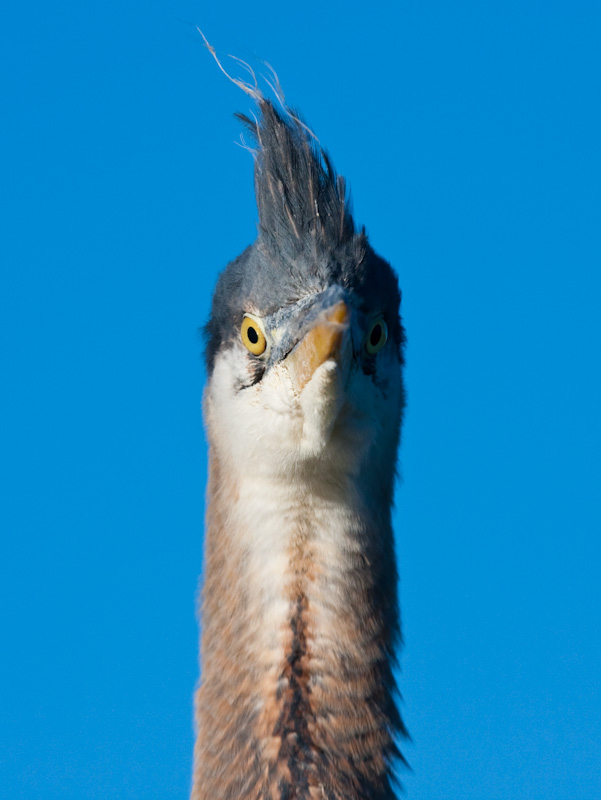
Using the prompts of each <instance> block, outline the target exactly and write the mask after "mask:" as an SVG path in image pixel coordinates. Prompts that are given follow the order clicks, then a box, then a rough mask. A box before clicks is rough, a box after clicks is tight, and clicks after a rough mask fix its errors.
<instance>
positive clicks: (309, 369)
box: [287, 300, 349, 392]
mask: <svg viewBox="0 0 601 800" xmlns="http://www.w3.org/2000/svg"><path fill="white" fill-rule="evenodd" d="M348 316H349V310H348V307H347V305H346V303H345V302H343V301H342V300H341V301H340V302H339V303H336V305H335V306H332V308H331V309H329V310H328V312H327V314H326V316H325V318H324V317H320V318H319V320H318V322H317V323H316V324H315V325H314V326H313V328H311V330H310V331H309V332H308V333H306V334H305V336H304V337H303V338H302V339H301V341H300V342H299V343H298V345H297V346H296V347H295V349H294V350H293V352H292V353H290V355H289V356H288V358H287V362H288V368H289V369H290V372H291V375H292V379H293V381H294V385H295V387H296V390H297V391H298V392H302V390H303V389H304V388H305V386H306V385H307V384H308V383H309V381H310V380H311V378H312V377H313V373H314V372H315V370H316V369H317V367H319V366H321V364H323V363H324V362H325V361H328V359H336V358H337V357H338V356H339V354H340V347H341V345H342V338H343V336H344V332H345V330H346V328H347V325H346V322H347V320H348Z"/></svg>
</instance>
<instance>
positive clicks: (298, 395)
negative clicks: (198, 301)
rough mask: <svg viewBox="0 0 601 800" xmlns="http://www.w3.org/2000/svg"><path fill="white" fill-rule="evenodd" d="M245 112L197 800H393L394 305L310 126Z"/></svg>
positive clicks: (399, 727)
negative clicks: (253, 205) (245, 173)
mask: <svg viewBox="0 0 601 800" xmlns="http://www.w3.org/2000/svg"><path fill="white" fill-rule="evenodd" d="M255 99H257V104H258V116H257V118H256V119H254V120H251V119H248V118H246V117H243V118H242V119H243V121H244V124H245V125H246V126H247V128H249V129H250V131H251V133H252V135H253V138H254V142H255V145H256V151H255V188H256V197H257V205H258V211H259V225H258V235H257V238H256V240H255V242H254V243H253V244H252V245H251V246H249V247H248V248H247V249H246V250H244V252H243V253H242V254H241V255H239V256H238V257H237V258H236V259H234V260H233V261H232V262H231V263H230V264H228V265H227V267H226V268H225V269H224V271H223V272H222V273H221V275H220V277H219V280H218V282H217V287H216V289H215V293H214V296H213V303H212V308H211V316H210V320H209V322H208V324H207V326H206V365H207V371H208V383H207V386H206V391H205V398H204V413H205V421H206V430H207V435H208V440H209V446H210V449H209V481H208V492H207V500H208V507H207V517H206V533H205V580H204V588H203V600H202V613H201V620H202V653H201V660H202V678H201V683H200V686H199V688H198V691H197V695H196V723H197V729H198V738H197V742H196V747H195V767H194V785H193V790H192V798H193V800H242V798H244V800H247V799H248V800H250V799H251V798H256V800H259V799H260V800H263V798H274V799H275V798H277V800H284V798H331V799H332V800H333V799H334V798H335V799H336V800H343V799H344V800H359V798H362V799H367V798H369V800H376V799H377V800H385V799H386V800H390V798H393V797H394V796H395V794H394V788H393V787H394V783H395V780H394V777H393V764H394V762H395V760H396V759H399V758H401V759H402V756H401V755H400V753H399V752H398V750H397V744H396V743H397V741H398V738H399V736H402V735H404V734H405V729H404V726H403V723H402V720H401V717H400V714H399V712H398V709H397V706H396V703H395V692H396V687H395V678H394V674H393V668H394V663H395V647H396V645H397V644H398V639H399V615H398V603H397V568H396V564H395V554H394V542H393V531H392V525H391V504H392V499H393V488H394V479H395V464H396V457H397V446H398V442H399V432H400V426H401V418H402V413H403V407H404V391H403V380H402V367H403V346H404V341H405V336H404V331H403V327H402V324H401V319H400V316H399V307H400V299H401V295H400V291H399V288H398V282H397V278H396V276H395V274H394V272H393V270H392V268H391V267H390V265H389V264H388V263H387V262H386V261H385V260H384V259H382V258H380V256H378V255H377V254H376V253H375V252H374V250H373V249H372V247H371V245H370V244H369V242H368V239H367V236H366V234H365V230H357V229H356V228H355V224H354V222H353V218H352V214H351V209H350V205H349V201H348V199H347V197H346V193H345V183H344V180H343V179H342V178H341V177H338V176H337V175H336V173H335V171H334V168H333V167H332V164H331V162H330V160H329V158H328V156H327V154H326V153H325V152H324V151H323V150H322V149H321V147H320V146H319V145H318V143H317V141H316V140H315V138H314V137H313V135H312V134H311V132H310V131H309V129H308V128H307V126H306V125H305V124H304V123H303V122H302V121H301V120H300V118H299V117H298V115H297V114H296V113H293V112H291V111H290V110H289V109H288V108H287V107H286V106H283V107H282V110H281V111H280V110H277V109H276V107H275V105H274V103H272V102H270V101H269V100H267V99H265V98H264V97H263V96H262V95H261V96H258V97H256V98H255Z"/></svg>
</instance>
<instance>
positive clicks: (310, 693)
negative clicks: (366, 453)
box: [193, 453, 402, 800]
mask: <svg viewBox="0 0 601 800" xmlns="http://www.w3.org/2000/svg"><path fill="white" fill-rule="evenodd" d="M366 485H369V482H368V481H365V480H363V479H362V478H361V476H358V477H357V478H356V479H353V478H352V477H350V476H345V475H343V474H337V475H333V474H331V473H330V474H327V473H324V474H323V475H319V474H315V475H313V476H311V475H310V474H307V475H306V476H305V477H299V476H297V477H296V478H294V477H293V478H291V477H290V476H288V477H287V478H286V479H284V478H282V479H278V478H277V477H275V478H274V477H271V478H268V477H265V476H263V477H256V476H254V477H253V476H247V475H240V474H238V475H233V474H232V472H231V471H230V470H228V471H226V470H223V469H222V468H221V465H220V463H219V460H218V458H217V457H216V455H215V453H213V454H212V457H211V467H210V480H209V490H208V512H207V527H206V550H205V553H206V556H205V586H204V592H203V604H202V628H203V636H202V684H201V686H200V689H199V692H198V698H197V723H198V728H199V736H198V741H197V747H196V776H197V778H196V781H195V789H194V793H193V798H194V800H201V798H203V799H204V798H209V797H216V796H219V797H224V798H238V797H239V798H242V797H254V796H256V797H261V798H262V797H264V796H265V797H267V796H269V797H275V798H280V797H281V798H284V797H298V798H305V797H306V798H309V797H314V796H321V795H318V794H315V793H314V792H315V791H317V790H316V789H315V787H320V786H321V787H328V786H329V787H332V792H331V793H330V794H328V793H327V791H326V789H325V788H324V789H323V790H324V791H326V794H325V795H324V796H331V797H335V798H338V797H344V798H345V799H346V800H353V799H354V798H360V797H361V798H364V797H369V798H372V797H373V798H376V797H377V798H392V797H393V796H394V795H393V794H392V789H391V788H390V774H389V773H390V766H389V765H390V762H391V760H392V759H393V757H394V755H395V752H396V748H395V745H394V741H393V739H394V733H395V731H396V732H399V731H400V732H402V723H401V721H400V718H399V717H398V713H397V711H396V708H395V705H394V700H393V693H394V678H393V673H392V658H393V650H394V644H395V636H396V633H397V628H398V620H397V598H396V568H395V561H394V547H393V538H392V530H391V526H390V508H389V506H388V505H387V506H386V507H384V508H383V507H382V503H381V502H379V503H375V502H373V501H372V499H371V498H370V497H369V496H366V495H365V490H363V492H362V491H360V489H359V488H358V487H362V486H363V487H364V486H366ZM326 754H327V757H326ZM226 773H227V775H229V776H230V777H224V775H226ZM224 780H225V781H226V783H225V784H224ZM230 781H233V783H230ZM217 787H219V789H217ZM236 787H237V788H236ZM269 792H271V793H269ZM287 792H288V794H287ZM290 792H292V793H290Z"/></svg>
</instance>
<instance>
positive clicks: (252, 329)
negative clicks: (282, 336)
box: [240, 315, 267, 356]
mask: <svg viewBox="0 0 601 800" xmlns="http://www.w3.org/2000/svg"><path fill="white" fill-rule="evenodd" d="M240 336H241V337H242V342H243V343H244V346H245V347H246V349H247V350H248V351H249V352H250V353H252V354H253V356H260V355H262V354H263V353H264V352H265V350H266V348H267V339H266V338H265V334H264V333H263V331H262V330H261V326H260V325H259V323H258V322H257V320H255V319H253V318H252V317H249V316H248V315H245V316H244V319H243V320H242V327H241V328H240Z"/></svg>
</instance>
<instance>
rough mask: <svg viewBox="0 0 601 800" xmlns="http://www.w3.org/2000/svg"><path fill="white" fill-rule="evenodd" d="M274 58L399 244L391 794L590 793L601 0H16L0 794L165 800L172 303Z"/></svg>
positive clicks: (247, 176)
mask: <svg viewBox="0 0 601 800" xmlns="http://www.w3.org/2000/svg"><path fill="white" fill-rule="evenodd" d="M196 24H198V25H200V26H201V27H202V28H203V30H204V31H205V33H206V35H207V36H208V37H209V39H210V40H211V41H212V43H213V44H214V45H215V46H216V47H217V49H218V50H219V51H220V52H221V53H223V54H227V53H234V54H235V55H238V56H240V57H242V58H244V59H246V60H249V61H250V62H251V63H255V64H257V63H258V59H264V60H267V61H269V62H270V63H271V64H272V65H273V66H274V67H275V69H276V70H277V72H278V74H279V77H280V80H281V82H282V85H283V87H284V89H285V91H286V96H287V99H288V101H289V102H290V103H291V104H292V105H294V106H296V107H298V108H299V109H301V110H302V113H303V114H304V115H305V117H306V118H307V120H308V121H309V123H310V125H311V126H312V128H313V129H314V130H315V131H316V132H317V134H318V136H319V137H320V140H321V141H322V142H323V143H324V144H325V146H326V147H327V148H328V149H329V151H330V153H331V154H332V157H333V159H334V163H335V164H336V166H337V168H338V170H339V171H340V172H341V173H342V174H344V175H345V176H346V177H347V178H348V180H349V182H350V185H351V188H352V193H353V197H354V206H355V212H356V218H357V221H358V222H359V223H364V224H365V225H366V226H367V229H368V232H369V234H370V236H371V240H372V243H373V245H374V246H375V248H376V249H377V250H378V251H379V252H381V253H382V254H383V255H384V256H385V257H386V258H388V259H389V260H390V261H391V262H392V263H393V264H394V266H395V267H396V269H397V270H398V272H399V276H400V282H401V286H402V288H403V293H404V299H403V313H404V318H405V323H406V326H407V331H408V337H409V345H408V351H407V358H408V366H407V383H408V391H409V407H408V413H407V418H406V424H405V430H404V442H403V448H402V453H401V466H402V473H403V484H402V486H401V487H400V491H399V493H398V498H397V512H396V529H397V533H398V554H399V562H400V572H401V578H402V587H401V595H402V605H403V616H404V631H405V639H406V646H405V650H404V653H403V657H402V665H403V672H402V675H401V679H400V682H401V687H402V692H403V695H404V706H403V710H404V716H405V719H406V722H407V725H408V727H409V730H410V732H411V734H412V738H413V742H412V743H411V744H408V745H407V746H406V748H405V750H406V755H407V758H408V760H409V762H410V763H411V765H412V767H413V772H412V773H409V774H407V775H405V778H404V782H405V786H406V788H407V797H408V798H409V800H443V799H444V800H504V799H505V798H512V800H517V799H518V798H528V800H593V798H595V799H596V798H598V797H599V796H601V769H600V768H599V764H600V763H601V685H600V680H599V677H600V675H601V623H600V610H601V547H600V533H601V512H600V503H599V494H600V491H599V490H600V478H601V469H600V457H599V452H600V448H601V431H600V423H599V408H600V403H601V376H600V369H599V366H600V359H599V352H600V346H601V335H600V323H599V317H600V313H599V307H600V302H599V296H600V293H601V277H600V268H601V233H600V225H599V222H600V218H601V217H600V212H601V189H600V186H601V180H600V179H601V169H600V166H601V163H600V162H601V156H600V153H601V148H600V142H601V111H600V108H601V107H600V102H599V98H600V97H601V56H600V48H599V39H600V35H601V10H600V7H599V5H598V3H594V2H571V3H568V2H562V3H558V2H546V3H542V2H530V3H516V2H508V3H503V4H500V3H490V2H463V1H461V2H456V3H446V2H441V1H440V0H439V1H438V2H428V0H422V1H421V2H397V3H394V4H393V3H383V2H379V0H375V1H374V2H370V3H368V4H359V3H353V2H350V3H349V2H345V3H343V2H326V3H312V2H308V3H305V4H304V5H303V6H302V7H301V6H293V5H291V4H290V5H289V4H284V3H274V2H263V3H260V2H259V3H254V4H243V3H239V2H237V1H236V0H234V1H233V2H231V3H228V4H223V5H221V4H215V3H211V4H208V3H206V4H205V3H202V2H199V3H190V2H186V1H185V0H181V2H175V3H168V2H152V0H151V1H150V2H149V0H146V2H131V1H130V0H126V1H125V2H121V3H117V2H115V0H107V2H105V3H103V4H88V3H65V2H61V0H57V2H55V3H53V4H52V5H51V6H49V5H48V4H41V3H36V2H28V3H23V4H19V6H17V5H16V4H15V6H14V7H13V8H11V9H10V10H8V11H6V12H5V13H4V15H3V22H2V26H1V27H0V60H1V62H2V64H1V67H2V74H3V76H4V78H3V81H2V84H3V85H2V88H1V89H0V93H1V94H0V96H1V98H2V114H1V119H0V136H1V138H2V147H1V148H0V175H1V185H2V192H1V199H0V202H1V203H2V209H1V215H0V226H1V229H2V232H1V236H0V264H1V268H2V291H1V292H0V308H1V314H0V325H1V326H2V331H1V340H2V372H3V382H2V385H3V389H2V393H1V400H0V402H1V417H2V428H1V434H0V435H1V440H0V452H1V453H2V463H1V470H2V474H1V481H2V500H1V503H2V523H1V525H2V540H1V551H0V596H1V603H2V611H3V613H2V617H1V621H0V625H1V628H0V637H1V638H0V641H1V644H2V658H1V659H0V687H1V688H0V775H1V777H0V795H1V796H3V797H7V798H8V797H10V798H11V800H17V798H27V800H29V798H42V800H58V798H60V800H101V799H102V800H106V798H109V797H118V798H120V800H137V798H144V800H155V798H156V800H158V799H159V798H161V800H168V799H169V800H171V798H173V800H175V798H186V796H187V791H188V787H189V781H190V770H191V751H192V743H193V731H192V706H191V698H192V691H193V688H194V684H195V682H196V680H197V655H196V653H197V622H196V617H195V594H196V591H197V578H198V575H199V573H200V570H201V566H202V563H201V562H202V518H203V495H204V483H205V478H206V467H205V460H206V448H205V441H204V436H203V429H202V421H201V413H200V402H201V395H202V387H203V368H202V363H201V359H200V354H201V344H200V342H199V340H198V337H197V328H198V326H200V325H201V324H202V323H203V322H204V321H205V319H206V316H207V310H208V305H209V299H210V293H211V289H212V286H213V284H214V282H215V278H216V276H217V274H218V272H219V270H220V269H221V268H222V267H223V266H224V265H225V264H226V263H227V262H228V261H229V260H230V259H231V258H233V257H234V256H235V255H237V254H238V253H239V252H240V251H241V250H242V249H243V247H245V246H246V245H247V244H248V243H249V242H250V241H251V240H252V239H253V238H254V232H255V224H256V210H255V206H254V197H253V187H252V162H251V158H250V156H249V155H248V153H246V152H245V151H244V150H242V149H241V148H238V147H236V146H235V144H234V142H235V141H236V139H237V138H238V134H239V132H240V126H239V124H238V123H237V122H236V120H234V118H233V116H232V114H233V112H234V111H238V110H242V111H248V110H249V108H250V105H249V100H248V98H247V97H246V96H244V95H243V94H242V93H241V92H239V91H238V90H237V89H236V88H235V87H234V86H233V85H231V84H230V83H228V81H227V80H226V79H225V78H224V77H223V75H222V74H221V73H220V72H219V71H218V69H217V67H216V65H215V64H214V62H213V61H212V60H211V58H210V56H209V55H208V53H207V52H206V50H204V49H203V47H202V44H201V40H200V37H199V35H198V33H197V32H196V30H195V25H196Z"/></svg>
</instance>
